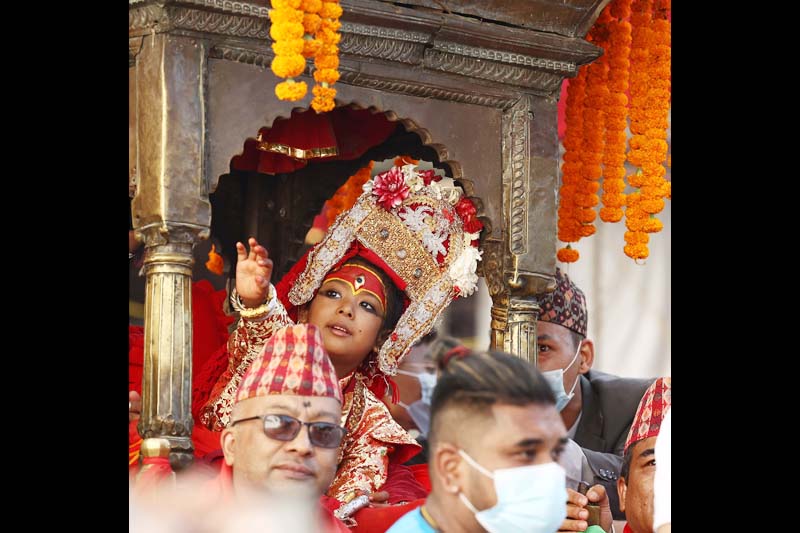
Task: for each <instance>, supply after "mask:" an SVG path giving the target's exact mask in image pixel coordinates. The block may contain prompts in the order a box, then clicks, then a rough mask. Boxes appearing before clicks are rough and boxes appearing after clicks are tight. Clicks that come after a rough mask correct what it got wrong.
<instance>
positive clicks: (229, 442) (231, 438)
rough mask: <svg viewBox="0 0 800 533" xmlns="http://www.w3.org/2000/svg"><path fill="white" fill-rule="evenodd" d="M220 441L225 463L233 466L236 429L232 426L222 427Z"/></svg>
mask: <svg viewBox="0 0 800 533" xmlns="http://www.w3.org/2000/svg"><path fill="white" fill-rule="evenodd" d="M220 441H221V442H222V453H223V454H224V455H225V464H226V465H228V466H233V458H234V455H235V450H236V431H235V430H234V429H233V428H225V429H223V430H222V436H221V437H220Z"/></svg>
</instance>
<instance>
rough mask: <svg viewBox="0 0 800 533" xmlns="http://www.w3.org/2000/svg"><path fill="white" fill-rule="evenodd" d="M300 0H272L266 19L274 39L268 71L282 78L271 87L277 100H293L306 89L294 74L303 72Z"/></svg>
mask: <svg viewBox="0 0 800 533" xmlns="http://www.w3.org/2000/svg"><path fill="white" fill-rule="evenodd" d="M300 4H301V0H272V9H270V11H269V19H270V21H271V22H272V25H271V27H270V29H269V34H270V37H272V40H273V41H275V42H274V43H273V44H272V51H273V52H275V58H274V59H273V60H272V64H271V67H272V72H274V73H275V75H276V76H278V77H280V78H286V81H284V82H281V83H279V84H278V85H276V86H275V95H276V96H277V97H278V98H279V99H280V100H288V101H290V102H294V101H297V100H300V99H301V98H303V97H304V96H305V95H306V92H308V87H307V86H306V83H305V82H304V81H300V82H297V81H295V80H294V78H295V77H297V76H299V75H300V74H302V73H303V71H304V70H305V68H306V60H305V58H304V57H303V54H302V52H303V47H304V44H303V11H302V10H301V9H299V8H300Z"/></svg>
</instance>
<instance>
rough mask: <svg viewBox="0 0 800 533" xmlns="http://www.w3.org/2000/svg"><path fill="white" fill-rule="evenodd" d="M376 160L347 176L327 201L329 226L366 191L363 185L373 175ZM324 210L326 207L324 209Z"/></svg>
mask: <svg viewBox="0 0 800 533" xmlns="http://www.w3.org/2000/svg"><path fill="white" fill-rule="evenodd" d="M374 164H375V162H374V161H370V162H369V164H367V166H364V167H361V168H360V169H358V171H357V172H356V173H355V174H353V175H352V176H350V177H349V178H347V181H346V182H345V183H344V185H342V186H341V187H339V188H338V189H337V190H336V192H335V193H334V194H333V196H331V198H330V199H329V200H327V201H326V202H325V207H326V208H327V211H325V215H326V218H327V219H328V226H329V227H330V225H331V224H333V221H334V220H336V217H337V216H339V215H340V214H341V213H342V212H343V211H346V210H348V209H350V208H351V207H353V205H355V203H356V200H358V197H359V196H361V193H362V192H364V190H363V189H362V187H363V185H364V184H365V183H366V182H368V181H369V179H370V177H371V176H372V167H373V165H374ZM323 211H324V209H323Z"/></svg>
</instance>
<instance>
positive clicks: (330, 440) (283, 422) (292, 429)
mask: <svg viewBox="0 0 800 533" xmlns="http://www.w3.org/2000/svg"><path fill="white" fill-rule="evenodd" d="M259 419H260V420H263V421H264V433H266V434H267V437H269V438H271V439H275V440H282V441H290V440H294V438H295V437H297V434H298V433H300V429H301V428H302V427H303V426H308V439H309V440H310V441H311V444H313V445H314V446H319V447H320V448H338V447H339V444H340V443H341V442H342V439H343V438H344V435H345V433H347V430H346V429H345V428H343V427H341V426H337V425H336V424H331V423H330V422H303V421H302V420H298V419H296V418H294V417H293V416H289V415H261V416H251V417H249V418H242V419H241V420H234V421H233V422H231V426H233V425H234V424H238V423H239V422H247V421H248V420H259Z"/></svg>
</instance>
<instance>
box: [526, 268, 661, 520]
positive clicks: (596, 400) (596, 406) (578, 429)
mask: <svg viewBox="0 0 800 533" xmlns="http://www.w3.org/2000/svg"><path fill="white" fill-rule="evenodd" d="M556 283H557V285H556V289H555V291H554V292H552V293H549V294H547V295H545V296H544V297H542V298H540V301H539V303H540V305H541V307H542V312H541V314H540V316H539V320H538V322H537V342H538V346H539V355H538V363H537V366H538V368H539V370H540V371H541V372H542V374H543V375H544V376H545V378H546V379H547V380H548V383H549V384H550V387H551V389H552V390H553V393H554V394H555V395H556V408H557V409H559V411H560V413H561V420H562V421H563V422H564V426H565V427H566V428H567V436H568V437H569V438H570V439H572V441H573V442H574V443H576V444H577V446H575V445H572V446H568V447H567V449H566V450H565V453H564V454H563V455H562V460H561V461H560V462H561V464H562V466H564V468H565V469H566V470H567V486H568V487H569V488H572V489H575V488H576V486H577V483H578V482H579V481H586V482H588V483H589V484H590V485H594V484H595V483H601V484H603V486H605V487H606V492H607V493H608V494H609V497H610V500H611V509H612V511H613V513H614V518H615V519H622V518H623V516H624V514H623V513H622V512H621V511H620V509H619V499H618V498H617V495H616V482H617V478H618V477H619V473H620V468H621V466H622V451H623V448H624V446H625V439H626V438H627V436H628V431H629V430H630V427H631V423H632V422H633V417H634V415H635V414H636V407H637V406H638V405H639V400H641V398H642V395H643V394H644V392H645V390H647V387H648V386H649V385H650V384H651V383H652V382H653V380H652V379H628V378H620V377H617V376H612V375H610V374H605V373H603V372H599V371H597V370H592V369H591V368H592V364H593V362H594V343H593V342H592V340H591V339H589V338H587V337H586V331H587V324H588V313H587V311H586V297H585V296H584V294H583V291H581V290H580V289H579V288H578V287H577V286H576V285H575V284H574V283H573V282H572V280H570V279H569V277H568V276H567V275H566V274H564V273H563V272H561V270H560V269H558V268H557V269H556ZM571 484H574V485H575V486H571Z"/></svg>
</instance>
